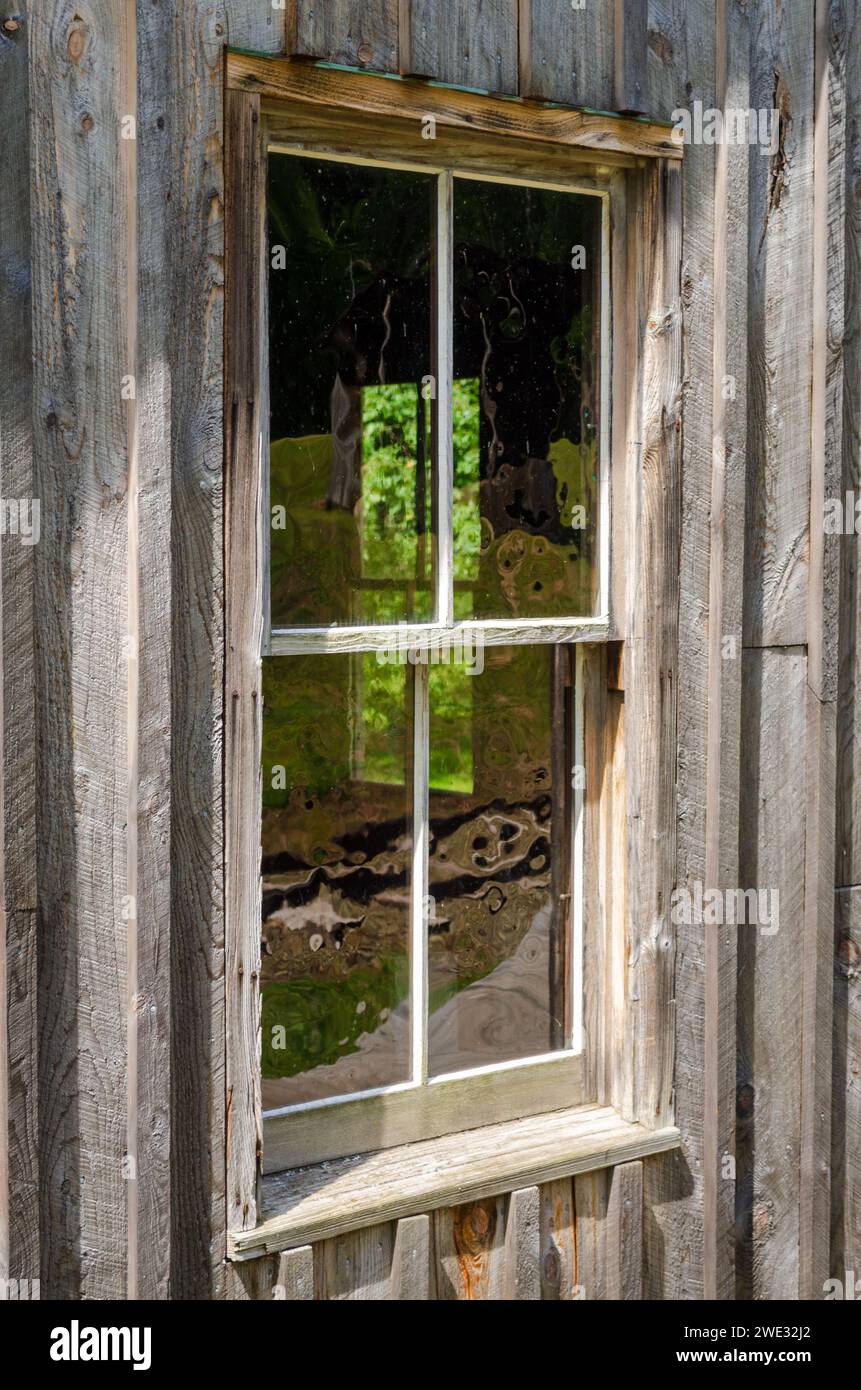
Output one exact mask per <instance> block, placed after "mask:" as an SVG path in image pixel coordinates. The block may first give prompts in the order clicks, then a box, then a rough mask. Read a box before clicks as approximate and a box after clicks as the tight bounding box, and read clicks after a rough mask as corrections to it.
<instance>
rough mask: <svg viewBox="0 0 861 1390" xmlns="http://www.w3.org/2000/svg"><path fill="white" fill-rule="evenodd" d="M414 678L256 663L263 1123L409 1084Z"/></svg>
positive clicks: (366, 662) (347, 664)
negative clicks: (269, 1112)
mask: <svg viewBox="0 0 861 1390" xmlns="http://www.w3.org/2000/svg"><path fill="white" fill-rule="evenodd" d="M412 678H413V672H412V668H410V667H409V666H400V665H387V664H380V663H379V662H378V661H377V659H376V657H375V656H374V655H373V654H368V653H364V654H363V653H358V654H347V655H324V656H316V655H315V656H296V657H289V658H287V659H281V658H278V657H268V658H265V659H264V662H263V697H264V715H263V950H262V987H263V1105H264V1109H274V1108H277V1107H279V1106H282V1105H296V1104H300V1103H303V1102H305V1101H309V1100H319V1099H323V1098H325V1097H330V1096H341V1095H351V1094H353V1093H355V1092H356V1091H364V1090H368V1089H370V1088H373V1087H376V1086H387V1085H390V1084H392V1083H394V1082H398V1081H406V1080H407V1079H408V1078H409V1075H410V1044H409V1038H410V1028H409V1023H410V1008H409V956H408V951H409V903H410V883H411V877H412V875H411V856H412V848H413V840H412V767H411V764H412V746H413V744H412V739H413V731H412V709H413V679H412Z"/></svg>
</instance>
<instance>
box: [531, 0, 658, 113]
mask: <svg viewBox="0 0 861 1390" xmlns="http://www.w3.org/2000/svg"><path fill="white" fill-rule="evenodd" d="M646 10H647V6H646V3H645V0H589V3H588V4H586V5H583V6H582V7H579V8H574V6H570V7H569V6H567V5H559V4H556V3H554V0H520V16H519V20H520V95H521V96H524V97H539V98H541V99H543V100H545V101H562V102H567V103H568V104H569V105H571V106H586V107H590V108H591V109H592V110H595V111H644V110H646V92H647V84H646V54H647V47H646Z"/></svg>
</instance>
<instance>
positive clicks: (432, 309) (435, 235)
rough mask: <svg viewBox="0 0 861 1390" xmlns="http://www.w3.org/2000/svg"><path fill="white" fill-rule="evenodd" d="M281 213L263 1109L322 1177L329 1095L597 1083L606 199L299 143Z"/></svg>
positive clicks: (331, 1139)
mask: <svg viewBox="0 0 861 1390" xmlns="http://www.w3.org/2000/svg"><path fill="white" fill-rule="evenodd" d="M267 192H268V199H267V201H268V246H269V272H268V290H269V401H270V448H269V487H270V523H271V525H270V530H269V576H270V589H269V594H270V629H269V631H270V636H269V644H268V649H269V653H270V654H269V655H267V656H266V657H265V659H264V675H263V701H264V704H263V818H262V869H263V959H262V971H261V986H262V1000H263V1007H262V1038H263V1051H262V1057H263V1084H262V1094H263V1108H264V1114H266V1113H272V1112H278V1111H280V1112H281V1113H282V1114H285V1113H290V1112H294V1113H295V1110H296V1108H297V1107H302V1106H309V1105H314V1106H315V1107H316V1111H315V1116H314V1118H315V1119H316V1121H317V1129H318V1133H319V1139H318V1141H317V1148H316V1150H315V1151H316V1153H317V1156H318V1157H319V1156H330V1155H331V1154H332V1152H333V1149H334V1148H340V1147H341V1146H342V1145H343V1144H345V1143H346V1145H347V1147H348V1148H349V1146H350V1143H351V1139H350V1137H349V1135H348V1132H346V1131H345V1128H344V1125H343V1123H342V1119H343V1117H342V1115H341V1113H340V1111H338V1110H336V1109H334V1108H332V1109H331V1110H330V1113H329V1114H328V1115H323V1114H321V1113H320V1108H321V1102H325V1101H329V1102H335V1101H337V1100H343V1099H345V1098H347V1097H355V1096H362V1097H364V1098H365V1099H366V1100H370V1099H373V1098H377V1097H382V1098H383V1099H385V1096H386V1091H387V1090H388V1089H390V1088H393V1087H400V1088H402V1089H403V1092H404V1095H405V1099H406V1100H407V1101H408V1102H409V1101H410V1100H413V1101H415V1102H416V1104H415V1108H414V1111H413V1114H412V1116H411V1115H410V1110H409V1105H407V1106H406V1107H405V1109H404V1114H405V1118H404V1121H403V1127H402V1129H401V1131H400V1132H401V1133H402V1134H403V1135H404V1137H409V1136H414V1137H425V1135H426V1133H427V1130H428V1127H431V1128H433V1127H435V1124H436V1122H435V1120H434V1117H433V1108H434V1105H435V1096H432V1097H416V1096H415V1095H410V1094H409V1093H411V1092H415V1091H418V1090H420V1089H423V1088H427V1087H430V1088H431V1090H432V1091H436V1092H437V1094H441V1092H442V1091H443V1090H448V1091H450V1092H455V1091H456V1090H457V1083H458V1082H460V1083H461V1086H460V1090H461V1094H462V1095H463V1096H464V1097H465V1100H464V1104H465V1105H466V1104H471V1103H472V1097H473V1096H474V1095H475V1091H476V1083H477V1082H479V1081H480V1079H481V1078H483V1077H486V1076H487V1075H488V1074H490V1073H493V1072H499V1073H500V1075H498V1076H497V1077H496V1078H495V1085H494V1084H493V1081H492V1082H491V1084H492V1088H493V1091H494V1100H493V1102H492V1105H491V1106H490V1107H489V1108H488V1109H487V1111H486V1114H487V1115H488V1116H493V1117H494V1118H505V1117H507V1110H508V1107H507V1106H506V1104H505V1095H504V1091H505V1085H504V1083H505V1080H506V1077H505V1075H504V1073H503V1072H502V1070H501V1069H503V1068H505V1069H506V1070H509V1071H513V1070H514V1069H515V1068H517V1067H518V1066H521V1065H525V1064H530V1063H531V1064H532V1068H533V1073H534V1069H535V1067H536V1065H537V1064H538V1061H539V1059H541V1060H542V1061H543V1062H544V1063H552V1062H560V1063H561V1067H562V1074H563V1079H564V1082H565V1083H567V1085H566V1086H561V1085H560V1068H559V1067H557V1068H556V1070H555V1072H554V1073H553V1074H552V1076H551V1075H550V1073H549V1072H548V1075H547V1078H546V1081H545V1085H544V1086H542V1083H541V1081H539V1082H538V1085H537V1090H538V1093H541V1092H542V1091H543V1094H544V1099H541V1100H539V1102H538V1103H539V1104H541V1105H546V1103H547V1102H546V1083H547V1082H549V1083H550V1084H553V1085H554V1086H555V1087H556V1088H557V1094H558V1095H563V1096H566V1098H568V1099H570V1096H571V1089H570V1088H571V1087H572V1086H573V1088H574V1090H575V1092H576V1091H577V1090H578V1089H579V1084H578V1068H577V1063H578V1059H579V1056H580V1052H581V1008H582V987H581V983H580V981H581V975H582V970H581V966H580V956H581V951H582V943H581V940H580V932H579V921H580V918H581V914H580V913H578V912H577V910H576V903H577V900H578V895H579V891H580V875H579V873H578V871H577V869H576V863H575V860H576V855H575V852H574V846H575V824H576V822H575V810H576V808H575V806H574V802H573V797H572V780H576V779H573V778H572V769H573V767H574V765H575V759H574V757H573V750H574V738H575V730H574V697H575V689H576V682H575V676H574V663H573V661H572V647H571V646H570V645H569V642H570V638H571V637H574V636H577V635H580V633H581V632H582V626H581V624H582V620H583V619H587V620H595V619H596V618H597V619H599V620H600V614H598V613H597V612H596V605H597V603H598V599H599V590H600V582H599V568H600V566H599V528H600V501H599V499H600V478H601V467H600V418H601V394H600V393H601V372H600V363H601V356H602V341H601V317H602V313H601V305H602V280H603V278H604V273H605V266H604V245H603V236H602V226H603V222H604V217H605V211H604V209H605V195H602V194H600V193H595V192H593V191H591V190H590V191H589V192H581V191H578V190H577V189H576V188H564V189H560V188H553V187H546V186H541V185H536V184H531V183H527V182H518V183H500V182H496V181H488V180H486V179H478V178H475V177H471V176H460V175H459V174H458V172H457V171H453V172H448V171H445V172H441V173H438V174H434V173H428V172H425V171H422V172H417V171H415V170H408V169H404V168H400V167H389V166H381V165H379V164H375V163H370V162H361V163H349V162H346V161H344V160H333V159H326V158H321V157H319V156H318V155H317V154H315V153H309V152H307V151H305V152H303V153H301V154H299V153H296V152H293V151H285V150H281V149H278V148H275V149H272V148H270V151H269V158H268V188H267ZM544 1069H545V1070H547V1068H546V1066H545V1068H544ZM542 1079H543V1078H542ZM464 1081H467V1082H468V1083H469V1084H468V1086H467V1087H466V1088H465V1087H464V1086H463V1084H462V1083H463V1082H464ZM533 1084H535V1082H534V1079H533ZM512 1094H513V1096H514V1100H513V1105H514V1108H515V1111H516V1112H519V1111H520V1110H522V1104H523V1098H522V1086H520V1087H518V1085H517V1078H516V1077H515V1078H514V1085H513V1087H512ZM445 1099H447V1098H445V1097H444V1100H443V1101H441V1102H440V1107H439V1108H440V1112H441V1115H443V1114H444V1111H445V1104H444V1101H445ZM464 1119H465V1121H467V1122H468V1117H467V1116H466V1115H465V1116H464ZM439 1123H442V1124H446V1123H448V1121H447V1120H446V1119H444V1118H441V1119H440V1121H439ZM338 1135H340V1138H339V1137H338ZM303 1156H304V1155H303Z"/></svg>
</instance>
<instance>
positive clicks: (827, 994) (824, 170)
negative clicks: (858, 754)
mask: <svg viewBox="0 0 861 1390" xmlns="http://www.w3.org/2000/svg"><path fill="white" fill-rule="evenodd" d="M844 23H845V15H844V11H843V6H842V4H838V3H834V4H831V3H829V0H820V3H818V4H817V6H816V31H815V36H816V44H815V58H816V66H815V102H816V107H815V118H814V137H813V147H814V169H813V282H812V292H813V379H812V398H811V451H810V515H811V526H810V576H809V588H808V595H807V651H808V662H807V684H808V694H807V784H808V801H807V842H806V862H805V893H804V958H803V977H802V979H803V984H802V1015H803V1018H802V1029H803V1034H802V1076H801V1192H800V1202H801V1230H800V1242H799V1266H800V1268H799V1287H800V1292H801V1297H803V1298H816V1297H819V1296H821V1293H822V1287H823V1283H824V1281H825V1279H826V1278H827V1277H828V1274H829V1270H830V1263H831V1250H830V1240H829V1231H830V1195H831V1194H830V1187H831V1111H832V1103H831V1099H832V1085H831V1081H832V1078H831V1068H832V1040H833V1019H832V1010H833V989H834V972H833V963H832V959H831V957H832V945H833V940H834V892H833V885H834V867H835V812H836V792H837V788H836V736H837V708H836V694H837V683H838V651H839V622H838V613H837V607H838V602H839V596H840V584H839V546H840V543H841V542H840V538H839V537H837V536H830V535H826V533H825V529H824V525H823V521H822V518H823V516H824V502H825V498H826V497H835V496H839V494H840V485H841V481H842V474H843V458H842V435H843V430H842V391H843V351H842V340H843V329H844V255H843V237H842V229H843V216H844V201H843V199H844V195H843V179H844V169H845V110H846V102H845V95H844V93H845V81H846V74H845V49H846V43H847V34H846V32H845V29H844Z"/></svg>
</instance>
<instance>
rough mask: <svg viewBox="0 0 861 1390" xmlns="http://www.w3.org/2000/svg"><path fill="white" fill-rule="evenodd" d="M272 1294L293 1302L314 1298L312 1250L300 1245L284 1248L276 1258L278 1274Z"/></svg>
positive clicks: (308, 1246) (307, 1300) (310, 1247)
mask: <svg viewBox="0 0 861 1390" xmlns="http://www.w3.org/2000/svg"><path fill="white" fill-rule="evenodd" d="M273 1296H274V1297H275V1298H278V1299H285V1300H287V1301H289V1302H291V1303H293V1302H297V1301H298V1302H309V1301H313V1298H314V1250H313V1247H312V1246H310V1245H300V1246H299V1248H298V1249H297V1250H285V1251H284V1253H283V1254H282V1255H281V1256H280V1257H279V1260H278V1274H277V1278H276V1283H275V1288H274V1290H273Z"/></svg>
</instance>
